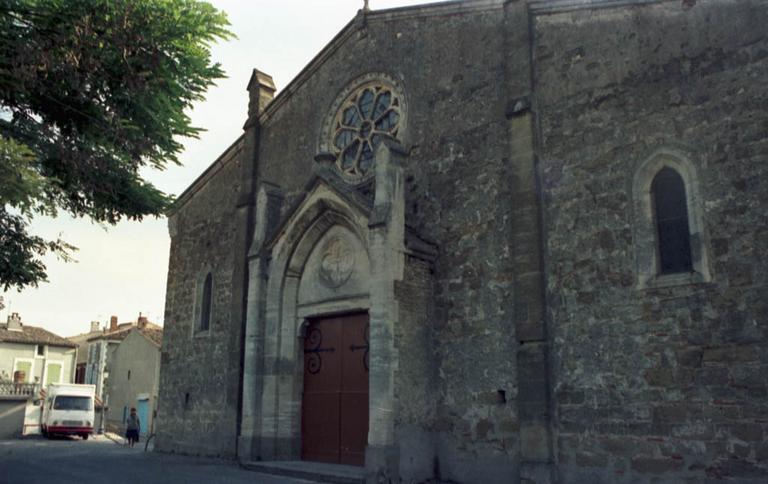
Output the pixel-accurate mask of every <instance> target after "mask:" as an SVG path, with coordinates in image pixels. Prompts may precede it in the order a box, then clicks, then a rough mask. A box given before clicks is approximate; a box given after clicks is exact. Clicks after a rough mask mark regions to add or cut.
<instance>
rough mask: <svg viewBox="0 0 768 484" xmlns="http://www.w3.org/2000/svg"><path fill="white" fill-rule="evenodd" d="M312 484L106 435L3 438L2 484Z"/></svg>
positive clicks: (0, 452) (0, 446)
mask: <svg viewBox="0 0 768 484" xmlns="http://www.w3.org/2000/svg"><path fill="white" fill-rule="evenodd" d="M91 482H99V483H100V482H108V483H114V484H120V483H126V484H127V483H130V484H150V483H169V484H176V483H178V484H182V483H184V484H197V483H199V484H203V483H205V484H207V483H218V482H221V483H239V482H242V483H246V482H247V483H263V484H308V483H309V481H304V480H301V479H290V478H287V477H279V476H268V475H264V474H258V473H255V472H252V471H247V470H244V469H241V468H240V467H238V466H237V464H236V463H234V462H232V461H224V460H216V459H203V458H196V457H185V456H179V455H168V454H159V453H154V452H144V446H143V445H141V446H139V445H137V446H136V447H134V448H133V449H131V448H128V447H123V446H121V445H117V444H115V443H114V442H113V441H111V440H109V439H107V438H105V437H103V436H92V437H91V439H90V440H87V441H83V440H80V439H79V438H74V437H73V438H62V439H57V440H46V439H43V438H42V437H32V438H25V439H20V440H0V483H2V484H6V483H8V484H38V483H39V484H43V483H44V484H51V483H78V484H80V483H91Z"/></svg>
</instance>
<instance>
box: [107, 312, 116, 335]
mask: <svg viewBox="0 0 768 484" xmlns="http://www.w3.org/2000/svg"><path fill="white" fill-rule="evenodd" d="M116 330H117V316H112V317H110V318H109V332H110V333H111V332H112V331H116Z"/></svg>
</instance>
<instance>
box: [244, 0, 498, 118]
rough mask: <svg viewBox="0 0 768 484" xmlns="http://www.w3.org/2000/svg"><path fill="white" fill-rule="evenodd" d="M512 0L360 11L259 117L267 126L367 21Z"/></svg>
mask: <svg viewBox="0 0 768 484" xmlns="http://www.w3.org/2000/svg"><path fill="white" fill-rule="evenodd" d="M508 1H509V0H449V1H445V2H432V3H424V4H420V5H411V6H406V7H395V8H388V9H382V10H368V11H364V10H362V9H361V10H358V12H357V15H355V16H354V17H352V19H350V21H349V22H347V24H346V25H345V26H344V27H342V29H341V30H340V31H339V32H338V33H337V34H336V35H335V36H334V37H333V38H332V39H331V40H330V41H329V42H328V43H327V44H326V45H325V47H323V48H322V49H321V50H320V52H318V53H317V55H315V57H313V58H312V60H310V61H309V62H308V63H307V65H306V66H304V68H303V69H302V70H301V71H299V73H298V74H296V76H295V77H294V78H293V79H291V81H290V82H289V83H288V84H287V85H286V86H285V88H283V89H281V90H279V92H278V93H277V96H276V97H275V98H274V99H273V100H272V102H270V103H269V104H268V105H267V107H266V109H264V112H263V113H261V114H260V115H259V122H260V123H262V124H264V123H266V122H267V121H268V120H269V118H271V117H272V116H273V115H274V114H275V113H276V112H277V111H278V110H279V109H280V107H281V106H282V105H283V104H285V102H286V101H287V100H288V99H290V98H291V96H292V95H293V93H295V92H296V91H298V90H299V89H300V88H301V86H303V85H304V83H305V82H306V81H307V80H308V79H309V78H310V77H311V76H312V74H314V73H315V71H317V69H318V68H319V67H320V66H321V65H322V64H323V63H324V62H325V60H326V59H328V58H329V57H330V56H331V55H333V53H334V52H336V50H338V48H339V47H340V46H341V44H342V43H344V41H345V40H347V38H349V37H350V36H351V35H352V34H354V33H355V31H357V30H359V29H360V28H361V27H362V26H364V25H365V23H366V22H386V21H390V20H395V19H400V18H403V17H429V16H433V15H446V14H455V13H466V12H473V11H481V10H495V9H498V8H502V7H503V6H504V4H505V3H507V2H508Z"/></svg>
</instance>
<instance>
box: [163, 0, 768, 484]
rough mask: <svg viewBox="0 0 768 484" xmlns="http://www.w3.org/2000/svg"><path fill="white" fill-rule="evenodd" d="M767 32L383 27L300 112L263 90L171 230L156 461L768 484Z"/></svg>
mask: <svg viewBox="0 0 768 484" xmlns="http://www.w3.org/2000/svg"><path fill="white" fill-rule="evenodd" d="M265 15H268V12H265ZM767 25H768V2H765V0H739V1H734V0H546V1H545V0H463V1H448V2H442V3H432V4H426V5H421V6H414V7H404V8H395V9H388V10H369V9H367V8H364V9H362V10H361V11H360V12H359V13H358V14H357V16H355V17H354V18H353V19H351V20H350V22H349V23H348V24H347V25H346V27H344V29H343V30H341V31H340V32H339V33H338V34H337V35H336V37H335V38H334V39H333V40H332V41H331V42H330V43H329V44H328V45H326V46H325V47H324V48H323V49H322V50H321V51H320V52H319V53H318V54H317V56H316V57H315V58H314V59H313V60H312V61H311V62H310V63H309V64H308V65H307V66H306V67H305V68H304V69H303V70H302V71H301V72H300V73H299V74H298V76H297V77H296V78H295V79H293V80H292V81H291V82H290V83H289V84H288V85H287V86H285V87H281V89H280V91H279V93H278V94H277V95H275V93H276V91H277V88H276V86H275V85H274V83H273V81H272V78H271V77H270V76H269V75H268V74H266V73H264V72H261V71H259V70H256V69H254V71H253V76H252V77H251V79H250V82H249V83H248V86H247V89H248V92H249V95H250V102H249V104H248V106H247V107H246V106H243V117H244V123H245V124H244V128H243V132H242V134H241V135H240V136H239V137H238V138H236V139H234V140H233V143H232V145H231V146H230V147H229V148H228V149H227V150H225V152H224V153H222V154H221V156H220V157H219V158H218V159H216V160H215V161H213V163H212V164H211V165H210V167H209V168H208V169H207V170H206V171H205V172H204V173H202V174H201V175H200V177H199V178H198V179H197V180H196V181H195V182H194V183H193V184H192V185H191V186H190V187H189V188H188V189H187V190H186V191H185V192H184V193H183V194H182V195H181V196H180V197H179V198H178V200H177V203H176V205H175V208H174V209H173V211H172V212H171V213H170V214H169V215H168V224H169V231H170V235H171V251H170V264H169V271H168V286H167V296H166V297H167V299H166V309H165V327H164V340H163V346H162V352H161V376H160V390H159V392H160V394H159V403H158V405H159V407H158V414H157V420H156V427H157V438H156V443H157V447H156V448H157V450H159V451H163V452H177V453H184V454H192V455H207V456H221V457H227V458H232V459H238V460H239V461H240V462H242V463H243V464H244V465H247V466H252V467H253V468H257V469H258V468H262V469H263V468H266V467H267V466H270V465H272V466H274V465H278V464H279V465H280V466H281V467H280V468H281V469H283V470H286V472H288V471H290V469H291V468H292V466H293V467H295V468H296V469H300V468H301V465H302V463H306V462H311V463H316V462H320V463H327V464H335V466H329V467H327V468H328V469H337V470H338V472H340V473H342V474H343V473H344V472H348V473H351V474H348V475H353V476H357V477H356V479H358V482H362V481H363V480H364V481H365V482H369V483H401V482H402V483H427V482H432V483H438V482H451V483H482V484H493V483H554V482H560V483H583V482H588V483H630V482H632V483H651V482H653V483H680V482H709V481H710V480H713V481H714V480H718V482H719V481H720V480H723V481H725V482H739V483H758V482H766V480H768V378H766V375H768V319H766V315H768V262H766V261H767V260H768V258H767V257H766V254H768V28H766V26H767ZM275 48H279V43H278V44H276V47H275ZM246 114H247V116H246ZM260 466H261V467H260ZM345 482H349V481H345Z"/></svg>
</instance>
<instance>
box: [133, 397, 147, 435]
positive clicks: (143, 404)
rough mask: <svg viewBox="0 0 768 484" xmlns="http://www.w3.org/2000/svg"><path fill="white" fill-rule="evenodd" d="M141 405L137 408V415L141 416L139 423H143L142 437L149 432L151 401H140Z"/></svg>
mask: <svg viewBox="0 0 768 484" xmlns="http://www.w3.org/2000/svg"><path fill="white" fill-rule="evenodd" d="M138 402H139V404H138V405H137V406H136V413H137V414H138V415H139V421H140V422H141V430H140V432H141V435H146V434H147V430H149V400H139V401H138Z"/></svg>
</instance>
